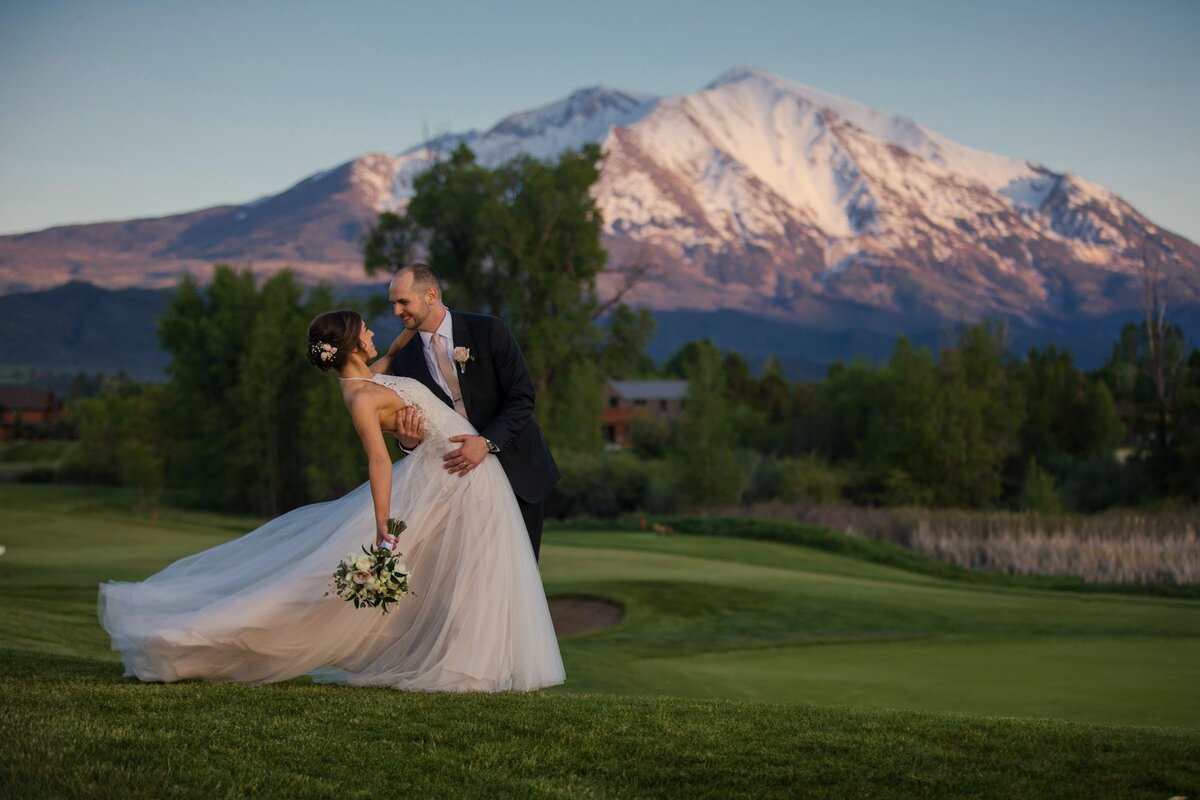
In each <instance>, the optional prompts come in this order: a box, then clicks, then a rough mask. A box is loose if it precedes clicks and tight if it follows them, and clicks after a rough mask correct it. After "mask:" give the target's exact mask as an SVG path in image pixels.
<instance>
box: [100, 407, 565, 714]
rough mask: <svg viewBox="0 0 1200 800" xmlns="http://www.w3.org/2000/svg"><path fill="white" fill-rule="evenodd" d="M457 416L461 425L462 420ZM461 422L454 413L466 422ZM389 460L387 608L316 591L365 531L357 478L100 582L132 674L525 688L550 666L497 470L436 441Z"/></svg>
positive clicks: (548, 627)
mask: <svg viewBox="0 0 1200 800" xmlns="http://www.w3.org/2000/svg"><path fill="white" fill-rule="evenodd" d="M463 425H464V426H466V423H465V422H463ZM468 427H469V426H468ZM454 432H456V431H443V435H442V436H440V437H438V440H435V441H430V442H426V443H424V444H422V445H421V446H420V447H419V448H417V450H416V451H415V452H414V454H413V455H411V456H409V457H407V458H405V459H404V460H402V461H400V462H398V463H397V464H395V466H394V467H393V470H392V505H391V511H392V516H393V517H398V518H401V519H403V520H404V521H405V522H406V523H407V524H408V530H407V531H405V532H404V534H402V535H401V537H400V539H399V544H398V545H397V549H398V550H400V551H401V552H402V553H403V554H404V556H403V560H404V561H405V563H406V564H407V565H408V567H409V569H410V571H411V573H412V574H411V577H410V579H409V585H410V594H409V595H407V596H405V597H403V598H401V600H400V601H399V603H397V604H395V605H393V606H391V610H390V611H389V613H387V614H386V615H385V614H382V613H381V612H380V611H379V610H378V609H372V608H362V609H356V608H354V606H353V605H352V604H351V603H349V602H347V601H345V600H343V599H341V598H339V597H337V596H336V595H334V594H332V593H330V594H328V595H327V594H326V593H327V592H331V587H332V580H331V576H332V574H333V570H334V568H335V567H336V566H337V564H338V562H339V560H340V559H341V558H342V557H343V556H345V555H346V554H347V553H349V552H352V551H356V550H358V549H359V548H360V547H361V546H363V545H370V544H371V543H373V542H374V530H375V525H374V514H373V510H372V503H371V491H370V485H369V484H366V483H364V484H363V485H362V486H359V487H358V488H357V489H355V490H353V491H352V492H350V493H349V494H347V495H346V496H344V497H342V498H340V499H338V500H334V501H331V502H327V503H318V504H316V505H310V506H304V507H303V508H297V509H295V510H294V511H291V512H289V513H287V514H284V515H283V516H281V517H278V518H276V519H273V520H271V521H270V522H268V523H266V524H265V525H263V526H262V527H260V528H258V529H257V530H255V531H252V532H251V533H248V534H246V535H245V536H242V537H240V538H238V539H235V540H232V541H229V542H226V543H224V544H221V545H219V546H217V547H214V548H212V549H210V550H205V551H204V552H201V553H197V554H195V555H192V556H189V557H187V558H184V559H182V560H180V561H177V562H175V563H174V564H171V565H170V566H169V567H167V568H166V569H164V570H163V571H161V572H159V573H157V574H155V575H153V576H151V577H150V578H148V579H146V580H145V581H142V582H140V583H124V582H113V583H106V584H102V585H101V586H100V600H99V613H100V621H101V624H102V625H103V626H104V628H105V630H107V631H108V633H109V635H110V636H111V637H112V645H113V649H115V650H118V651H120V653H121V657H122V660H123V661H124V664H125V674H126V675H127V676H133V677H137V678H138V679H140V680H143V681H162V682H170V681H179V680H206V681H232V682H239V683H266V682H271V681H282V680H287V679H289V678H294V677H297V676H300V675H310V676H312V677H313V678H314V679H315V680H318V681H326V682H335V683H344V684H351V685H361V686H388V687H392V688H396V689H405V690H417V691H431V692H432V691H485V692H495V691H503V690H521V691H527V690H533V689H538V688H541V687H545V686H552V685H555V684H559V683H562V682H563V681H564V679H565V675H564V671H563V665H562V659H561V657H560V655H559V650H558V643H557V641H556V640H555V636H554V627H553V623H552V622H551V619H550V613H549V610H548V608H547V605H546V596H545V593H544V591H543V589H542V583H541V578H540V576H539V574H538V569H537V564H536V562H535V560H534V557H533V549H532V547H531V546H530V544H529V538H528V534H527V533H526V530H525V525H524V522H523V520H522V518H521V514H520V510H519V508H518V506H517V502H516V498H515V497H514V495H513V492H512V488H511V487H510V486H509V483H508V479H507V477H506V476H505V474H504V470H503V468H502V467H501V466H500V464H499V462H498V461H497V460H496V459H495V458H485V459H484V461H483V463H482V464H480V465H479V467H478V468H476V469H475V470H473V471H472V472H471V473H470V474H469V475H467V476H466V477H463V478H459V477H456V476H452V475H449V474H448V473H446V472H445V471H444V470H443V469H442V460H441V457H442V455H443V454H444V453H445V452H446V451H447V450H449V449H452V448H453V447H456V446H457V445H451V444H448V443H446V442H445V437H446V436H449V435H453V433H454Z"/></svg>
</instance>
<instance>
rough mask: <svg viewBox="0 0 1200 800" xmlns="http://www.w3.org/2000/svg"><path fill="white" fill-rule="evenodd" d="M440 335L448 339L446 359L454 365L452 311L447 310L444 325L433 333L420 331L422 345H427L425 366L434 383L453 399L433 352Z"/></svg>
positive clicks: (443, 320)
mask: <svg viewBox="0 0 1200 800" xmlns="http://www.w3.org/2000/svg"><path fill="white" fill-rule="evenodd" d="M438 333H440V334H441V335H442V336H445V337H446V357H447V358H449V359H450V363H451V364H453V363H454V327H453V326H452V325H451V324H450V309H448V308H447V309H446V316H444V317H443V318H442V324H441V325H438V328H437V330H436V331H434V332H433V333H430V332H428V331H420V334H421V343H422V344H423V345H425V348H424V350H425V365H426V366H427V367H429V374H430V375H431V376H433V382H434V383H436V384H437V385H438V386H440V387H442V391H443V392H445V393H446V396H447V397H452V395H451V394H450V387H449V386H447V385H446V379H445V378H443V377H442V371H441V369H439V368H438V363H437V356H436V355H435V354H434V352H433V348H434V347H436V344H435V342H434V338H433V337H434V335H435V334H438Z"/></svg>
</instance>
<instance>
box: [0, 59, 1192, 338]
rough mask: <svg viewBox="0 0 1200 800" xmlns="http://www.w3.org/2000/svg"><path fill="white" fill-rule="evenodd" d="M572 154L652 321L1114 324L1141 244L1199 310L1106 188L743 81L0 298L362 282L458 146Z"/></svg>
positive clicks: (32, 275) (489, 139)
mask: <svg viewBox="0 0 1200 800" xmlns="http://www.w3.org/2000/svg"><path fill="white" fill-rule="evenodd" d="M588 141H597V142H599V143H600V144H601V145H602V146H603V149H604V152H605V160H604V163H603V168H602V170H601V176H600V179H599V181H598V182H597V184H596V186H595V187H594V196H595V198H596V202H597V205H598V206H599V207H600V209H601V211H602V214H603V216H604V219H605V227H604V233H603V239H604V244H605V246H606V247H607V249H608V250H609V252H610V260H611V262H612V263H613V264H614V265H620V264H624V263H629V262H631V261H649V262H651V263H652V264H653V265H654V266H655V269H654V270H653V272H652V277H651V279H650V280H648V281H646V282H644V283H643V285H641V286H639V287H638V288H637V289H636V290H635V292H634V293H633V294H631V295H630V296H629V299H630V301H632V302H635V303H641V304H644V305H647V306H649V307H651V308H655V309H659V310H670V309H677V310H678V309H696V310H704V311H713V310H719V309H729V310H737V311H742V312H746V313H750V314H758V315H764V316H770V317H773V318H776V319H779V320H788V321H793V322H796V321H802V322H806V323H808V322H814V323H817V324H823V325H828V326H837V325H843V326H846V325H856V324H862V321H863V320H869V319H870V317H871V316H872V315H878V316H879V317H880V318H881V319H889V318H894V317H897V316H899V317H905V318H910V319H913V320H921V321H923V322H924V323H927V324H931V325H935V324H936V322H937V321H938V320H944V319H961V318H969V319H971V318H973V319H978V318H983V317H991V316H1000V317H1005V318H1013V319H1018V320H1021V321H1023V322H1024V323H1028V324H1036V323H1037V322H1038V321H1039V320H1067V319H1075V318H1081V317H1088V316H1099V315H1104V314H1112V313H1120V312H1122V311H1128V310H1131V309H1134V308H1136V307H1137V305H1138V304H1139V303H1140V300H1141V276H1140V257H1141V246H1142V243H1143V242H1144V241H1145V240H1146V239H1147V237H1156V238H1158V239H1160V240H1162V241H1164V242H1165V243H1166V244H1167V246H1169V247H1170V248H1172V249H1173V251H1174V252H1175V253H1176V255H1177V256H1178V258H1179V264H1180V268H1179V269H1178V271H1177V273H1176V275H1175V276H1174V277H1175V283H1174V284H1173V286H1172V292H1173V295H1172V301H1173V302H1177V303H1181V304H1184V305H1190V304H1193V303H1200V266H1198V265H1200V248H1198V247H1197V246H1196V245H1195V244H1194V243H1192V242H1189V241H1188V240H1186V239H1184V238H1183V237H1180V236H1177V235H1175V234H1173V233H1170V232H1168V231H1163V230H1161V229H1160V228H1158V227H1157V226H1156V225H1154V223H1153V222H1151V221H1150V220H1148V219H1147V218H1146V217H1145V216H1144V215H1142V214H1141V213H1140V212H1138V211H1137V209H1135V208H1134V207H1133V206H1131V205H1130V204H1129V203H1127V202H1126V201H1124V200H1123V199H1122V198H1120V197H1119V196H1117V195H1115V194H1114V193H1112V192H1109V191H1108V190H1106V189H1104V188H1103V187H1100V186H1098V185H1096V184H1094V183H1092V182H1090V181H1087V180H1085V179H1083V178H1081V177H1079V176H1075V175H1072V174H1069V173H1064V172H1056V171H1054V170H1052V169H1050V168H1049V167H1046V166H1043V165H1041V164H1038V163H1036V162H1032V161H1028V160H1023V159H1016V158H1011V157H1008V156H1003V155H996V154H991V153H985V152H982V151H979V150H974V149H972V148H970V147H967V146H965V145H961V144H959V143H957V142H954V141H952V140H950V139H948V138H947V137H945V136H942V135H941V134H938V133H937V132H934V131H931V130H928V129H926V128H924V127H923V126H922V125H920V124H919V123H917V122H915V121H913V120H911V119H908V118H905V117H901V116H897V115H892V114H889V113H887V112H884V111H880V110H877V109H873V108H870V107H868V106H865V105H862V104H859V103H856V102H854V101H851V100H846V99H844V98H840V97H836V96H834V95H831V94H828V93H825V92H822V91H821V90H818V89H814V88H812V87H808V86H805V85H803V84H799V83H796V82H794V81H791V80H789V79H786V78H782V77H779V76H776V75H772V74H770V73H768V72H765V71H763V70H761V69H758V68H754V67H734V68H732V69H730V70H727V71H726V72H725V73H723V74H722V75H720V76H718V77H717V78H716V79H715V80H713V81H712V82H710V83H709V84H708V85H707V86H706V87H705V88H704V89H702V90H700V91H698V92H695V93H692V94H685V95H677V96H669V97H659V96H655V95H649V94H643V93H639V92H633V91H629V90H625V89H616V88H612V87H606V86H593V87H588V88H585V89H580V90H577V91H576V92H573V93H571V94H570V95H569V96H568V97H566V98H563V99H562V100H559V101H556V102H554V103H550V104H548V105H546V106H543V107H540V108H536V109H531V110H527V111H522V112H518V113H515V114H510V115H508V116H506V117H505V118H504V119H502V120H500V121H499V122H498V123H496V125H494V126H493V127H492V128H490V129H488V130H487V131H484V132H482V133H481V132H479V131H468V132H466V133H459V134H446V135H444V136H441V137H438V138H437V139H435V140H432V141H430V142H427V143H424V144H421V145H417V146H415V147H411V148H408V149H407V150H404V151H402V152H400V153H399V154H397V155H388V154H386V153H371V154H367V155H364V156H361V157H359V158H357V159H353V160H350V161H346V162H344V163H342V164H339V165H337V166H335V167H333V168H330V169H326V170H322V171H320V172H317V173H314V174H312V175H309V176H307V177H305V178H303V179H301V180H300V181H298V182H297V183H295V184H293V185H292V186H291V187H288V188H287V189H285V190H284V191H282V192H279V193H277V194H274V195H267V196H264V197H262V198H259V199H258V200H255V201H252V202H250V203H245V204H241V205H222V206H214V207H211V208H208V209H201V210H199V211H196V212H191V213H188V214H176V215H170V216H167V217H162V218H158V219H143V220H130V221H125V222H113V223H99V224H94V225H82V226H62V227H58V228H51V229H47V230H45V231H40V232H33V233H26V234H16V235H10V236H3V237H0V292H12V291H17V290H22V289H36V288H47V287H50V286H54V285H58V284H61V283H64V282H66V281H68V280H78V279H82V280H89V281H92V282H95V283H98V284H100V285H105V286H112V287H133V286H152V287H154V286H157V287H161V286H168V285H171V284H172V283H173V282H174V281H175V280H177V278H178V276H179V275H181V274H182V273H183V272H185V271H187V272H191V273H193V274H196V275H198V276H199V277H201V278H202V279H203V278H205V277H206V276H207V275H208V274H209V272H210V271H211V269H212V266H213V264H214V263H217V262H228V263H234V264H239V265H247V264H252V265H253V267H254V269H255V270H256V271H262V272H264V273H265V272H272V271H275V270H277V269H280V268H283V267H285V266H290V267H292V268H293V269H295V270H296V271H297V272H298V273H299V274H300V275H301V276H302V278H304V279H305V280H309V281H318V280H326V281H331V282H334V283H358V282H362V281H363V280H365V276H363V274H362V270H361V254H360V252H359V237H360V236H361V234H362V233H363V232H364V231H365V230H366V228H367V226H368V225H369V224H370V223H371V221H372V220H373V219H374V217H375V215H376V214H377V213H378V212H379V211H381V210H397V211H401V212H402V211H403V209H404V207H405V206H406V204H407V202H408V199H409V198H410V197H411V194H412V181H413V179H414V178H415V176H416V175H418V174H419V173H420V172H421V171H422V170H423V169H425V168H426V167H427V166H428V165H429V164H430V163H431V162H432V161H433V159H436V158H439V157H442V156H443V155H444V154H445V153H446V152H448V151H449V150H450V149H452V148H453V147H454V146H456V145H457V144H458V143H460V142H461V143H466V144H468V145H470V146H471V147H472V148H473V149H474V150H476V152H477V154H478V157H479V159H480V161H481V162H483V163H487V164H495V163H498V162H499V161H501V160H503V159H505V158H508V157H511V156H512V155H515V154H517V153H526V154H529V155H533V156H534V157H538V158H549V157H553V156H554V155H555V154H556V153H558V152H560V151H561V150H562V149H564V148H567V147H572V148H574V147H579V146H581V145H582V144H583V143H585V142H588ZM605 286H608V284H605ZM885 327H889V328H890V323H888V324H886V325H885Z"/></svg>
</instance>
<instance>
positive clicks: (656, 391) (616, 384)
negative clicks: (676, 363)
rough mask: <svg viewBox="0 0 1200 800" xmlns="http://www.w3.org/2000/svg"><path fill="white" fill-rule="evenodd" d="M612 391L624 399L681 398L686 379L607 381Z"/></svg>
mask: <svg viewBox="0 0 1200 800" xmlns="http://www.w3.org/2000/svg"><path fill="white" fill-rule="evenodd" d="M608 383H609V385H610V386H612V388H613V391H614V392H616V393H617V394H619V395H620V396H621V397H624V398H625V399H626V400H682V399H684V397H685V396H687V388H688V382H687V381H609V382H608Z"/></svg>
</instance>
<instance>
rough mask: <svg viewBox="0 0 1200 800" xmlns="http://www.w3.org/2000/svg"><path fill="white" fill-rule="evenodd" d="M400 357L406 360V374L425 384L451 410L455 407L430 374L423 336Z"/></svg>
mask: <svg viewBox="0 0 1200 800" xmlns="http://www.w3.org/2000/svg"><path fill="white" fill-rule="evenodd" d="M400 355H401V356H403V357H404V358H405V361H404V367H405V368H404V370H403V371H404V373H405V374H407V375H408V376H409V377H412V378H416V379H417V380H419V381H420V382H421V383H423V384H425V386H426V388H428V389H429V391H431V392H433V393H434V395H435V396H436V397H437V398H438V399H439V400H441V401H442V402H443V403H445V404H446V405H448V406H450V407H451V408H453V407H454V401H453V400H451V399H450V398H449V397H447V396H446V393H445V392H444V391H442V387H441V386H438V384H437V381H435V380H434V379H433V375H431V374H430V372H429V364H427V363H426V362H425V341H424V340H423V339H422V338H421V334H419V333H418V334H417V335H416V336H414V337H413V338H412V341H410V342H409V343H408V344H406V345H405V346H404V349H403V350H401V351H400Z"/></svg>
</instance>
